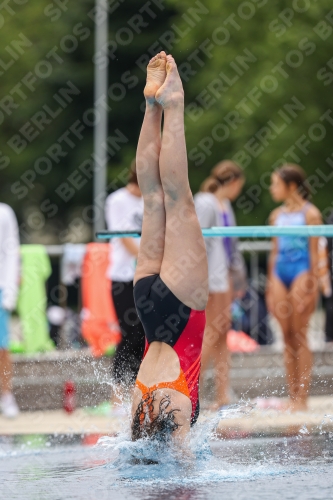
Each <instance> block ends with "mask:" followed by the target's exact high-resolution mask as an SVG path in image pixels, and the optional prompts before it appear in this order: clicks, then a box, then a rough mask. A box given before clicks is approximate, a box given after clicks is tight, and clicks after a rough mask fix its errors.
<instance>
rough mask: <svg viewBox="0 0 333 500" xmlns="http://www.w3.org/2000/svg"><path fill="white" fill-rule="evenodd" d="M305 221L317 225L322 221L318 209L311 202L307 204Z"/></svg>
mask: <svg viewBox="0 0 333 500" xmlns="http://www.w3.org/2000/svg"><path fill="white" fill-rule="evenodd" d="M306 222H307V224H309V225H312V224H313V225H317V224H322V223H323V218H322V215H321V212H320V210H319V209H318V208H317V207H316V206H315V205H312V203H311V204H310V205H309V208H308V210H307V212H306Z"/></svg>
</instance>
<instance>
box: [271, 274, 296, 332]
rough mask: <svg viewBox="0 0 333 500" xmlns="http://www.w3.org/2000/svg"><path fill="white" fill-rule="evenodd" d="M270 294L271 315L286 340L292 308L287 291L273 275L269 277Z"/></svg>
mask: <svg viewBox="0 0 333 500" xmlns="http://www.w3.org/2000/svg"><path fill="white" fill-rule="evenodd" d="M271 294H272V298H273V303H274V309H273V311H272V313H273V315H274V317H275V318H276V319H277V320H278V322H279V323H280V326H281V328H282V331H283V334H284V337H285V340H286V337H288V336H289V334H290V325H291V322H292V315H293V308H292V304H291V302H290V297H289V290H288V289H287V288H286V287H285V286H284V284H283V283H282V281H281V280H280V279H279V278H278V277H277V276H276V275H275V274H273V276H272V277H271Z"/></svg>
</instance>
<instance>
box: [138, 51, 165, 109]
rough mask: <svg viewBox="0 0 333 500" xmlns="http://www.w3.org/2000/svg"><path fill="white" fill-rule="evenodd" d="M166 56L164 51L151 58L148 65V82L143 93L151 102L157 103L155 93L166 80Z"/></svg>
mask: <svg viewBox="0 0 333 500" xmlns="http://www.w3.org/2000/svg"><path fill="white" fill-rule="evenodd" d="M166 57H167V56H166V53H165V52H164V51H162V52H160V53H159V54H157V55H156V56H155V57H153V58H152V59H150V61H149V64H148V66H147V82H146V86H145V88H144V91H143V94H144V96H145V98H146V100H147V101H148V102H149V103H150V104H153V103H155V94H156V92H157V91H158V89H159V88H160V87H161V85H163V83H164V81H165V77H166V68H165V66H166Z"/></svg>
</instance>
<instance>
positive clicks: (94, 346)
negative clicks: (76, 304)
mask: <svg viewBox="0 0 333 500" xmlns="http://www.w3.org/2000/svg"><path fill="white" fill-rule="evenodd" d="M86 248H87V251H86V255H85V257H84V260H83V265H82V280H81V290H82V312H81V316H82V324H81V329H82V336H83V338H84V339H85V340H86V341H87V343H88V344H89V346H90V348H91V350H92V353H93V355H94V356H96V357H98V356H102V355H103V354H105V353H106V352H107V351H108V349H110V347H115V346H116V345H117V344H118V343H119V342H120V340H121V332H120V328H119V325H118V318H117V315H116V311H115V308H114V304H113V301H112V298H111V281H110V280H109V279H108V278H107V269H108V267H109V265H110V245H109V244H108V245H106V244H105V243H88V245H87V247H86Z"/></svg>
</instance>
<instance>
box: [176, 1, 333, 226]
mask: <svg viewBox="0 0 333 500" xmlns="http://www.w3.org/2000/svg"><path fill="white" fill-rule="evenodd" d="M174 4H175V5H178V6H179V3H178V2H176V1H175V0H174ZM198 5H199V4H198ZM201 5H203V6H204V9H201V11H202V12H201V13H200V12H199V9H198V13H197V17H196V18H195V14H194V12H193V11H192V19H194V20H195V21H194V22H195V24H196V25H195V26H194V27H193V28H192V29H191V31H190V33H189V34H188V36H187V37H186V38H184V39H183V40H181V41H180V42H179V43H178V44H177V45H176V46H175V49H174V51H173V52H174V55H175V57H176V59H177V62H178V63H179V64H180V68H184V71H185V72H186V69H189V70H190V71H191V72H192V75H190V76H189V77H187V80H188V81H187V82H185V83H184V86H185V93H186V104H187V116H186V128H187V145H188V154H189V160H190V161H189V168H190V172H191V180H192V186H193V188H194V190H196V189H198V188H199V185H200V183H201V181H202V180H203V179H204V178H205V177H206V176H207V175H209V171H210V169H211V168H212V167H213V166H214V164H215V163H217V162H218V161H220V160H221V159H223V158H235V159H236V160H237V161H238V162H239V163H241V164H242V165H243V167H244V169H245V173H246V179H247V183H246V186H245V188H244V193H243V196H242V197H241V198H240V199H239V200H238V202H237V203H236V207H238V213H237V216H238V221H239V223H241V224H262V223H265V222H266V220H267V216H268V214H269V211H270V210H271V209H272V208H273V204H272V201H271V199H270V196H269V193H268V189H267V185H268V183H269V173H270V172H271V171H272V169H273V168H275V167H276V165H277V164H278V163H279V160H280V163H281V162H293V163H299V164H301V166H302V167H303V168H304V169H305V170H306V172H307V173H308V175H309V176H310V180H311V181H312V182H313V185H314V187H313V190H312V192H313V201H314V202H315V203H316V204H317V205H318V206H319V207H320V209H321V210H323V211H325V213H327V211H328V210H327V209H328V207H332V197H331V194H330V188H329V185H332V179H331V180H329V176H330V175H331V178H332V177H333V175H332V168H333V162H332V161H331V163H330V164H329V163H327V161H326V159H327V158H329V157H330V158H331V160H333V156H332V153H333V150H332V141H331V135H332V132H333V120H332V117H333V111H332V114H331V115H329V116H328V118H327V119H323V118H321V117H323V115H324V114H325V113H326V112H327V111H328V110H329V109H330V107H331V108H332V98H331V96H332V85H333V59H332V52H331V49H330V46H331V43H332V40H333V29H332V28H333V16H332V12H333V11H332V10H331V7H332V6H331V3H330V2H329V0H324V1H322V2H320V3H319V2H315V1H311V2H310V1H308V2H306V1H304V2H297V1H293V2H287V1H281V0H280V1H277V2H268V1H266V0H258V1H255V0H252V1H250V2H244V1H240V0H236V1H235V0H224V1H223V2H216V0H207V1H206V2H204V3H203V4H201ZM191 6H192V7H194V4H193V2H192V1H191V0H183V1H182V2H181V6H180V7H178V8H181V10H182V11H183V12H185V11H188V9H189V8H190V7H191ZM205 11H207V12H205ZM301 11H303V12H301ZM179 15H181V13H179ZM325 16H327V18H325ZM321 22H324V23H325V27H324V24H323V25H318V23H321ZM217 34H219V35H218V36H217ZM323 38H324V39H323ZM195 50H197V52H196V53H195ZM205 52H206V54H205ZM246 54H247V56H249V55H250V54H252V56H253V59H254V60H253V61H251V60H249V59H251V58H250V57H248V58H247V59H246V58H245V59H244V58H243V60H242V59H241V58H240V57H241V56H244V55H246ZM328 61H330V63H329V64H330V67H328V66H327V63H328ZM182 62H183V63H187V65H188V67H187V68H186V66H182V64H181V63H182ZM189 65H190V68H189ZM278 65H281V66H278ZM274 68H275V69H274ZM322 68H326V69H324V70H323V69H322ZM185 74H186V73H185ZM214 81H215V87H214V83H212V82H214ZM219 82H220V85H221V86H222V85H223V84H224V88H223V90H220V92H219V94H218V92H217V91H216V88H218V87H217V86H218V83H219ZM214 88H215V91H214ZM256 89H257V90H256ZM258 92H260V93H261V94H260V95H258ZM251 96H252V100H251ZM244 98H245V101H243V104H241V103H242V100H243V99H244ZM256 101H257V102H256ZM292 102H295V103H298V107H299V108H300V109H299V110H297V109H296V110H292V109H291V108H290V106H289V107H288V105H289V104H290V103H292ZM271 122H273V124H274V125H275V127H274V126H272V123H271ZM316 123H319V125H318V126H317V125H314V124H316ZM218 124H221V125H220V127H219V126H218V127H217V129H216V130H215V134H214V127H216V126H217V125H218ZM263 127H265V129H264V128H263ZM284 127H285V128H284ZM311 127H312V128H311ZM323 127H324V128H323ZM282 129H283V130H282ZM269 132H271V135H270V136H269V135H266V134H268V133H269ZM258 133H259V135H257V136H256V134H258ZM303 135H304V136H305V137H303ZM265 137H266V139H265ZM300 138H301V140H300V141H299V142H298V144H299V146H297V141H298V140H299V139H300ZM307 141H309V144H307ZM304 145H305V146H304ZM290 148H293V149H292V150H290ZM288 150H290V152H289V154H288V153H286V152H287V151H288ZM311 176H315V177H312V178H311ZM317 179H318V180H317ZM316 180H317V184H316Z"/></svg>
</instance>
